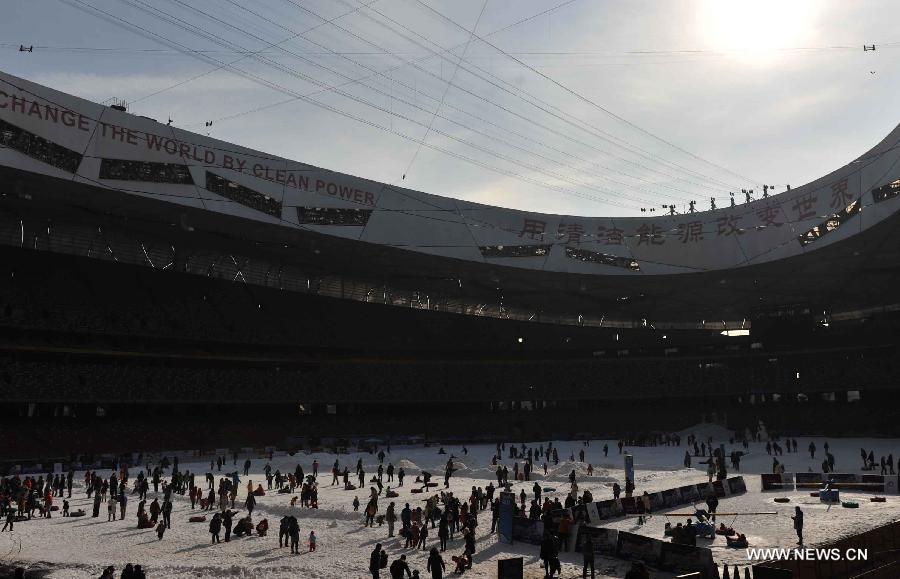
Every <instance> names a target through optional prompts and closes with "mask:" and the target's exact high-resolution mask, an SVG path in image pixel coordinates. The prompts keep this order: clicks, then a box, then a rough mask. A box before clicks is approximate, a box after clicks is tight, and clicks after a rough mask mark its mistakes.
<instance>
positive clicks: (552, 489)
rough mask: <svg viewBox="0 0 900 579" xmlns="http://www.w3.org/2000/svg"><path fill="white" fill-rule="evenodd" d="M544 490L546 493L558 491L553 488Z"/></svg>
mask: <svg viewBox="0 0 900 579" xmlns="http://www.w3.org/2000/svg"><path fill="white" fill-rule="evenodd" d="M542 490H543V492H545V493H555V492H556V489H555V488H553V487H544V488H543V489H542Z"/></svg>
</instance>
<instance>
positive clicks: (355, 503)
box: [353, 497, 359, 512]
mask: <svg viewBox="0 0 900 579" xmlns="http://www.w3.org/2000/svg"><path fill="white" fill-rule="evenodd" d="M358 510H359V497H353V511H354V512H356V511H358Z"/></svg>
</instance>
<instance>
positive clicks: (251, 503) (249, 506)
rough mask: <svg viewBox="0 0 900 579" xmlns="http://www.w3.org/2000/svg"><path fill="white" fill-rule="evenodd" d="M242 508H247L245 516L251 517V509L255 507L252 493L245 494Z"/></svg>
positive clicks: (254, 498)
mask: <svg viewBox="0 0 900 579" xmlns="http://www.w3.org/2000/svg"><path fill="white" fill-rule="evenodd" d="M244 506H245V507H247V514H248V515H253V507H255V506H256V497H255V496H254V495H253V493H247V500H246V501H244Z"/></svg>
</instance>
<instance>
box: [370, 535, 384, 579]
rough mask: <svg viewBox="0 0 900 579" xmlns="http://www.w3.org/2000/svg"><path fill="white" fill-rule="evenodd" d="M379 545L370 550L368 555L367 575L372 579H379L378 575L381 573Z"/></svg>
mask: <svg viewBox="0 0 900 579" xmlns="http://www.w3.org/2000/svg"><path fill="white" fill-rule="evenodd" d="M381 552H382V551H381V543H376V544H375V548H374V549H372V554H371V555H369V573H371V574H372V579H379V573H380V571H381Z"/></svg>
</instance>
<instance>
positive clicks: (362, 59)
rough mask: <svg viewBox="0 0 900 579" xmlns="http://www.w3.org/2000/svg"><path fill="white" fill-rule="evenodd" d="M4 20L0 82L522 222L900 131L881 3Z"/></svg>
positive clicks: (625, 206)
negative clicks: (125, 110) (34, 85)
mask: <svg viewBox="0 0 900 579" xmlns="http://www.w3.org/2000/svg"><path fill="white" fill-rule="evenodd" d="M3 10H4V17H3V18H2V19H0V70H3V71H5V72H8V73H11V74H14V75H17V76H21V77H24V78H27V79H29V80H33V81H35V82H39V83H42V84H46V85H49V86H51V87H53V88H56V89H59V90H62V91H65V92H69V93H72V94H75V95H78V96H80V97H83V98H86V99H89V100H93V101H96V102H104V101H107V100H108V99H111V98H118V99H124V100H125V101H126V102H127V103H128V106H129V111H130V112H132V113H134V114H139V115H145V116H149V117H152V118H155V119H158V120H160V121H162V122H166V121H167V120H169V119H171V120H172V124H173V125H176V126H179V127H183V128H185V129H188V130H192V131H196V132H198V133H202V134H209V135H211V136H213V137H216V138H220V139H223V140H226V141H229V142H234V143H238V144H240V145H244V146H248V147H252V148H255V149H259V150H261V151H264V152H267V153H271V154H274V155H278V156H283V157H287V158H290V159H294V160H297V161H302V162H305V163H309V164H312V165H317V166H320V167H324V168H327V169H332V170H336V171H341V172H344V173H349V174H353V175H358V176H361V177H366V178H369V179H373V180H376V181H383V182H386V183H389V184H392V185H397V186H404V187H409V188H412V189H418V190H422V191H426V192H428V193H433V194H437V195H443V196H447V197H454V198H460V199H466V200H470V201H476V202H480V203H487V204H492V205H499V206H502V207H510V208H516V209H523V210H529V211H541V212H547V213H561V214H571V215H588V216H602V215H612V216H619V215H632V216H633V215H638V214H639V213H640V211H641V208H645V209H650V208H653V209H654V210H655V211H656V212H662V211H663V210H662V206H663V205H669V204H674V205H675V206H676V210H677V211H679V212H682V211H685V210H686V209H687V203H688V201H690V200H696V201H697V208H698V209H706V208H708V207H709V205H710V198H711V197H715V199H716V202H717V204H718V206H723V205H727V204H728V199H729V194H730V193H731V192H735V193H737V198H738V200H739V201H742V200H743V195H742V194H741V193H740V191H741V190H742V189H753V190H754V198H755V197H758V196H760V194H761V193H762V191H761V189H762V185H763V184H767V185H772V186H774V187H775V190H776V192H778V191H783V190H784V188H785V185H786V184H791V185H792V186H794V187H796V186H799V185H802V184H803V183H806V182H809V181H811V180H813V179H816V178H817V177H820V176H822V175H824V174H826V173H828V172H830V171H831V170H833V169H836V168H838V167H840V166H842V165H844V164H846V163H848V162H849V161H851V160H853V159H855V158H856V157H858V156H859V155H861V154H863V153H864V152H866V151H867V150H868V149H869V148H870V147H872V146H873V145H875V144H876V143H877V142H878V141H880V140H881V139H882V138H883V137H884V136H885V135H886V134H887V133H888V132H889V131H890V130H891V129H893V128H894V126H895V125H896V124H897V122H898V120H900V99H896V98H894V95H895V94H897V93H898V88H900V87H898V84H900V77H898V74H897V73H898V68H900V67H898V58H900V30H894V28H896V26H895V25H894V24H893V23H894V22H896V21H897V20H898V16H900V4H897V3H896V2H891V1H887V0H872V1H866V2H846V1H839V0H838V1H832V0H815V1H814V0H778V1H773V0H753V1H747V2H744V1H740V0H680V1H675V0H672V1H661V0H660V1H650V0H615V1H605V0H547V1H535V0H453V1H452V2H450V1H444V2H440V1H437V0H361V1H358V0H255V1H254V2H241V1H240V0H9V1H8V2H5V3H4V7H3ZM20 44H24V45H26V46H34V50H33V52H20V51H19V50H18V48H19V45H20ZM872 44H874V45H875V46H876V47H877V50H875V51H864V50H863V45H872ZM208 122H211V123H212V124H211V125H210V126H206V123H208Z"/></svg>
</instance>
